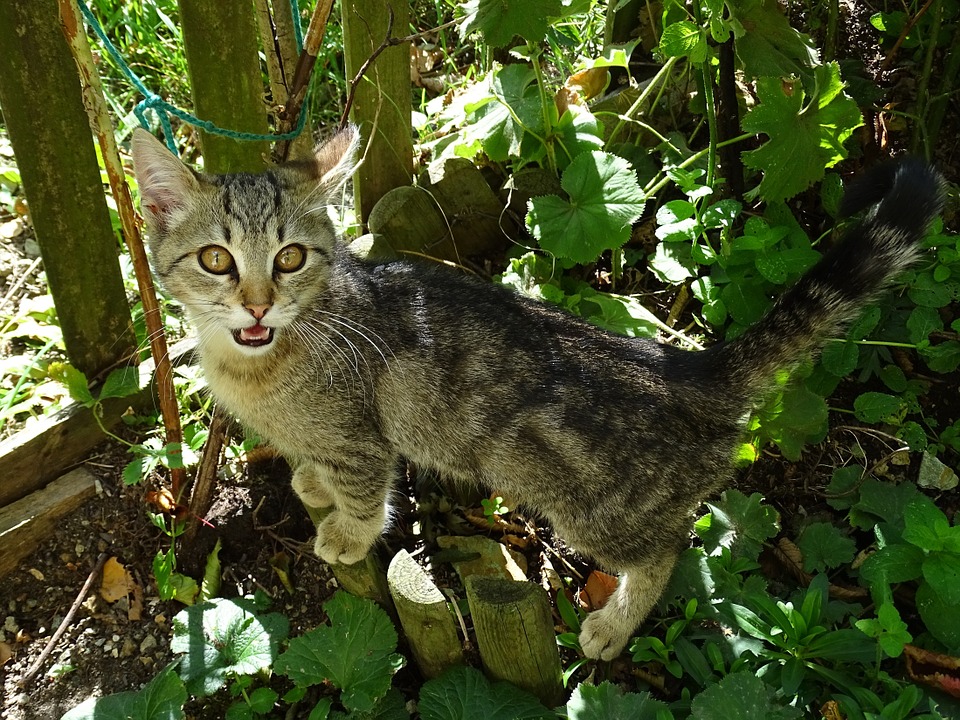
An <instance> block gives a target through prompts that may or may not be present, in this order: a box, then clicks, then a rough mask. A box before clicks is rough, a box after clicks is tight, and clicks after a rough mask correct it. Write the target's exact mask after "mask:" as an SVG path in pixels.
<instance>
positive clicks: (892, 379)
mask: <svg viewBox="0 0 960 720" xmlns="http://www.w3.org/2000/svg"><path fill="white" fill-rule="evenodd" d="M877 374H878V375H879V376H880V379H881V380H883V384H884V385H886V386H887V387H888V388H890V389H891V390H893V392H895V393H902V392H903V391H904V390H906V389H907V376H906V375H904V373H903V370H901V369H900V368H899V367H897V366H896V365H884V366H883V367H882V368H880V372H879V373H877Z"/></svg>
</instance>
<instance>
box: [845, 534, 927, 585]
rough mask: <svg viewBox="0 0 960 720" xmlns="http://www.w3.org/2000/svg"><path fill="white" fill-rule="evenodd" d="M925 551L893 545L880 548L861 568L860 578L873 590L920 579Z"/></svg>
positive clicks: (913, 547) (912, 546) (903, 545)
mask: <svg viewBox="0 0 960 720" xmlns="http://www.w3.org/2000/svg"><path fill="white" fill-rule="evenodd" d="M922 563H923V551H922V550H920V549H919V548H917V547H916V546H914V545H908V544H906V543H893V544H891V545H887V546H886V547H883V548H880V549H879V550H877V552H875V553H874V554H873V555H871V556H870V557H868V558H867V559H866V560H865V561H864V563H863V565H861V566H860V578H861V579H862V580H863V581H864V582H866V583H867V584H868V585H869V586H870V587H871V588H873V587H875V586H879V585H893V584H894V583H902V582H909V581H910V580H914V579H916V578H918V577H920V573H921V565H922Z"/></svg>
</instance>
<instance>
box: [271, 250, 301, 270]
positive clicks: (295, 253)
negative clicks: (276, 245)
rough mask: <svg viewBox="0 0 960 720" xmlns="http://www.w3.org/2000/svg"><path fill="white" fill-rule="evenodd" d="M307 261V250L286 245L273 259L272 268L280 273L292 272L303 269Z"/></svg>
mask: <svg viewBox="0 0 960 720" xmlns="http://www.w3.org/2000/svg"><path fill="white" fill-rule="evenodd" d="M306 260H307V249H306V248H305V247H304V246H303V245H287V246H286V247H285V248H283V250H281V251H280V252H278V253H277V256H276V257H275V258H274V259H273V266H274V267H275V268H276V269H277V270H279V271H280V272H294V271H296V270H299V269H300V268H302V267H303V263H304V262H306Z"/></svg>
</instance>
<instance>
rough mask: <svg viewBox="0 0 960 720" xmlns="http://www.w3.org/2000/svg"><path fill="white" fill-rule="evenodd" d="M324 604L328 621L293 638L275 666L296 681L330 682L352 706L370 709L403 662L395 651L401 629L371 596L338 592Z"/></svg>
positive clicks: (311, 682) (348, 707)
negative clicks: (398, 631)
mask: <svg viewBox="0 0 960 720" xmlns="http://www.w3.org/2000/svg"><path fill="white" fill-rule="evenodd" d="M323 607H324V610H325V611H326V613H327V615H328V616H329V618H330V625H321V626H320V627H317V628H314V629H313V630H310V631H309V632H308V633H306V634H305V635H302V636H301V637H297V638H294V639H293V640H291V641H290V644H289V646H288V648H287V650H286V652H284V653H283V654H282V655H281V656H280V657H279V658H278V659H277V662H276V664H275V665H274V669H275V670H276V671H277V672H280V673H283V674H284V675H286V676H287V677H289V678H290V679H291V680H293V682H294V683H296V684H297V685H306V686H309V685H319V684H320V683H323V682H324V681H325V680H329V681H330V682H331V683H333V684H334V685H335V686H336V687H338V688H340V689H341V690H342V694H341V696H340V700H341V702H342V703H343V704H344V706H345V707H346V708H347V709H348V710H351V711H355V712H369V711H370V710H372V709H373V707H374V706H375V705H376V704H377V701H378V700H379V699H380V698H381V697H383V696H384V695H385V694H386V692H387V690H389V689H390V682H391V679H392V678H393V674H394V673H395V672H396V671H397V670H399V669H400V667H401V666H402V665H403V658H402V657H400V656H399V655H397V654H396V653H395V650H396V649H397V631H396V630H394V628H393V624H392V623H391V622H390V618H389V617H387V614H386V613H385V612H384V611H383V610H382V609H381V608H380V607H379V606H378V605H377V604H376V603H375V602H373V601H372V600H366V599H364V598H358V597H355V596H353V595H350V594H349V593H346V592H343V591H338V592H337V593H336V594H335V595H334V596H333V597H332V598H331V599H330V600H328V601H327V603H326V604H325V605H324V606H323Z"/></svg>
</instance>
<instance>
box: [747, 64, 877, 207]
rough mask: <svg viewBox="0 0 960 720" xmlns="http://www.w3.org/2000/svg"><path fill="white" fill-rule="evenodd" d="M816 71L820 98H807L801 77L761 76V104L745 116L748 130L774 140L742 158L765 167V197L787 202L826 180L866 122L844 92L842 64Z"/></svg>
mask: <svg viewBox="0 0 960 720" xmlns="http://www.w3.org/2000/svg"><path fill="white" fill-rule="evenodd" d="M814 73H815V78H816V87H817V89H818V94H817V95H816V96H815V97H807V95H806V93H805V91H804V88H803V85H802V84H801V83H800V81H799V80H783V79H781V78H780V77H779V76H778V77H761V78H760V79H759V80H757V95H758V97H759V98H760V104H759V105H757V106H756V107H754V108H753V110H751V111H750V112H749V113H748V114H747V115H746V116H745V117H744V118H743V129H744V131H745V132H752V133H757V134H758V135H761V134H762V135H766V136H767V137H768V138H769V139H768V140H767V142H765V143H764V144H763V145H762V146H760V147H759V148H757V149H756V150H751V151H750V152H745V153H743V161H744V164H746V165H747V166H749V167H751V168H753V169H755V170H762V171H763V180H762V181H761V182H760V185H759V187H758V188H757V193H758V194H759V195H760V196H761V197H763V199H764V200H767V201H777V200H786V199H788V198H791V197H793V196H794V195H796V194H797V193H799V192H802V191H803V190H806V189H807V188H808V187H810V185H812V184H813V183H814V182H816V181H818V180H820V179H821V178H823V176H824V171H825V169H826V168H830V167H833V166H834V165H836V164H837V163H838V162H839V161H840V160H842V159H843V158H844V157H846V150H844V148H843V143H844V142H845V141H846V140H847V138H848V137H850V135H851V134H852V133H853V131H854V130H855V129H856V128H857V127H859V126H860V125H862V124H863V121H862V118H861V117H860V110H859V109H858V108H857V104H856V103H855V102H854V101H853V100H851V99H850V98H849V97H847V96H846V95H845V94H844V93H843V83H842V82H841V80H840V67H839V66H838V65H837V64H836V63H828V64H827V65H821V66H819V67H817V68H816V69H815V70H814Z"/></svg>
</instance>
